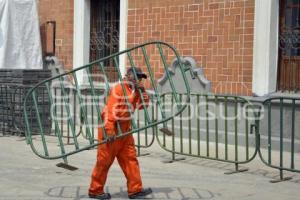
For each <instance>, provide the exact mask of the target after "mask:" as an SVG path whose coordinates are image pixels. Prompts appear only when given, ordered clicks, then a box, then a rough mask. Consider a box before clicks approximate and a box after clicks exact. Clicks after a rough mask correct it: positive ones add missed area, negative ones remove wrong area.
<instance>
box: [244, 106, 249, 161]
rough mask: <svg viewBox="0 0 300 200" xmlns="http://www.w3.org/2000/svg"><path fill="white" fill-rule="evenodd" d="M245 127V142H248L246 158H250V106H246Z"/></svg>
mask: <svg viewBox="0 0 300 200" xmlns="http://www.w3.org/2000/svg"><path fill="white" fill-rule="evenodd" d="M245 115H246V116H245V117H246V119H245V128H246V138H245V140H246V141H245V143H246V160H249V121H248V107H247V106H246V111H245Z"/></svg>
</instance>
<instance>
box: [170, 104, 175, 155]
mask: <svg viewBox="0 0 300 200" xmlns="http://www.w3.org/2000/svg"><path fill="white" fill-rule="evenodd" d="M171 102H172V108H171V113H172V115H173V112H174V109H173V108H174V107H173V105H174V99H173V98H172V101H171ZM172 132H173V133H175V123H174V117H173V118H172ZM172 160H175V135H174V134H173V135H172Z"/></svg>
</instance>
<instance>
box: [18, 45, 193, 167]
mask: <svg viewBox="0 0 300 200" xmlns="http://www.w3.org/2000/svg"><path fill="white" fill-rule="evenodd" d="M120 56H126V58H127V61H128V63H130V66H136V65H138V66H139V67H143V69H144V71H145V73H146V74H147V75H148V77H149V79H150V80H149V81H148V83H147V85H148V86H147V89H150V90H153V91H154V92H155V93H154V95H153V99H152V100H153V102H155V104H157V106H158V108H159V113H160V115H161V116H162V117H161V118H160V120H156V119H153V118H151V117H150V115H149V111H148V109H149V108H145V107H144V108H143V114H144V115H145V117H146V124H144V125H142V126H139V127H138V120H137V118H136V117H135V116H134V113H131V125H132V130H131V131H129V132H126V133H121V132H120V130H119V131H118V133H117V138H120V137H124V136H126V135H128V134H132V133H136V132H141V131H144V130H146V129H149V128H150V129H152V128H153V127H154V126H156V125H158V124H163V128H164V129H168V127H167V126H166V122H167V121H168V120H170V119H172V118H173V117H174V116H176V115H179V114H180V113H181V112H182V111H183V110H184V109H185V108H186V105H187V103H188V102H189V98H186V101H185V102H184V103H183V104H181V103H180V102H178V101H179V100H178V94H177V93H178V92H177V90H176V88H175V87H174V84H173V81H172V76H171V75H170V74H169V73H170V72H169V70H167V69H168V67H169V63H171V61H172V60H174V59H177V60H178V63H179V68H180V73H181V76H182V77H183V80H184V82H183V86H184V88H185V90H186V93H187V94H189V93H190V88H189V85H188V82H187V79H186V74H185V73H186V72H187V71H188V70H190V69H189V68H187V67H185V66H183V65H182V64H181V62H180V57H179V54H178V53H177V51H176V50H175V48H174V47H172V46H170V45H169V44H166V43H164V42H149V43H145V44H142V45H138V46H136V47H133V48H130V49H127V50H125V51H122V52H119V53H116V54H113V55H110V56H108V57H105V58H102V59H100V60H97V61H94V62H92V63H90V64H88V65H85V66H83V67H79V68H77V69H75V70H72V71H70V72H67V73H65V74H61V75H58V76H55V77H52V78H49V79H46V80H45V81H43V82H41V83H39V84H37V85H36V86H34V87H33V88H32V89H30V91H29V92H28V93H27V94H26V97H25V100H24V118H25V124H26V138H27V142H28V144H30V146H31V148H32V150H33V152H34V153H35V154H36V155H38V156H39V157H41V158H45V159H58V158H63V159H64V161H65V162H67V160H66V158H67V156H69V155H72V154H75V153H78V152H81V151H84V150H88V149H91V148H93V147H95V146H97V145H99V144H102V143H106V142H107V139H108V138H107V137H106V132H105V129H104V126H103V121H102V119H101V117H100V114H101V112H102V108H103V106H101V105H99V104H100V102H102V103H104V104H105V99H106V98H105V97H106V94H107V93H108V90H109V88H110V82H109V80H108V79H107V76H106V75H107V73H108V72H107V70H108V68H107V65H109V66H110V69H111V68H113V69H114V70H115V71H116V74H117V77H118V82H119V83H121V86H122V90H123V93H124V96H125V102H126V105H127V106H128V107H130V104H129V102H128V99H127V94H126V91H125V88H124V87H125V85H124V81H123V79H122V74H121V71H120V68H119V60H121V58H120ZM152 59H153V60H154V61H152ZM150 60H151V61H150ZM160 66H163V67H164V69H165V70H166V71H165V73H166V74H167V77H168V81H169V83H170V85H171V86H172V96H173V98H174V99H175V100H176V102H177V103H178V106H177V107H176V112H174V113H172V114H171V115H167V114H166V113H165V110H164V108H163V107H162V106H161V104H162V101H161V94H160V92H159V90H158V86H157V81H156V79H155V77H156V76H157V74H156V71H155V67H157V68H158V67H160ZM145 69H146V70H145ZM80 71H83V72H85V73H86V75H87V77H88V79H87V80H88V86H87V87H88V88H90V91H91V97H92V102H93V109H92V110H95V111H96V112H97V119H96V120H97V122H98V123H97V126H96V127H95V126H93V125H94V124H90V123H89V118H88V111H87V110H86V105H85V99H84V94H83V93H82V90H81V87H80V85H79V80H78V79H77V75H76V73H77V72H80ZM97 72H98V75H99V73H100V74H101V75H99V76H98V77H96V78H95V73H96V74H97ZM191 74H192V72H191ZM67 78H68V79H71V80H73V83H74V89H75V90H76V92H75V95H76V98H75V97H73V98H74V99H76V103H75V105H76V104H77V105H78V107H79V111H80V113H81V117H80V118H81V122H80V121H78V120H76V116H74V110H72V105H71V104H70V101H71V99H72V98H71V97H70V89H69V86H68V85H67V84H66V83H67V82H66V81H65V80H66V79H67ZM135 78H136V74H135ZM98 87H100V88H102V89H104V90H105V94H102V95H98V94H97V93H96V89H97V88H98ZM55 88H59V91H57V90H55ZM138 92H139V93H141V91H138ZM55 93H56V94H55ZM57 93H59V94H60V95H59V96H58V95H57ZM41 95H43V97H44V95H46V96H47V100H48V103H49V104H50V105H51V106H50V107H49V108H48V110H47V107H44V106H43V102H42V101H40V99H41ZM57 98H60V99H59V101H60V102H61V105H57V104H56V103H57V102H58V101H57ZM73 101H74V100H73ZM142 101H143V102H144V99H142ZM73 103H74V102H73ZM179 103H180V105H179ZM104 104H103V105H104ZM59 107H61V108H59ZM55 109H62V110H64V112H61V114H62V116H61V117H62V118H64V121H65V123H60V121H59V120H60V119H58V117H59V116H56V114H57V113H58V112H57V111H56V110H55ZM47 112H49V113H50V115H45V113H47ZM75 112H77V111H75ZM49 120H51V121H52V122H53V127H52V128H53V129H54V132H53V133H52V132H51V134H48V132H49V131H48V130H45V127H44V123H43V122H45V121H49ZM33 121H36V122H37V124H38V129H37V130H33V129H32V128H33V124H34V123H33ZM81 123H82V124H81ZM80 125H81V126H84V128H85V138H84V137H79V136H78V129H77V128H76V127H80ZM117 125H118V123H117ZM97 127H102V129H103V132H104V140H102V141H98V140H95V133H94V132H95V131H94V129H96V128H97ZM63 128H69V129H70V132H71V134H70V136H69V137H67V139H68V140H69V143H71V144H72V145H65V143H66V141H65V140H66V138H65V137H64V135H63V131H62V129H63ZM49 143H56V144H58V145H56V146H55V145H49ZM150 143H151V141H150ZM150 143H149V144H150ZM149 144H145V145H147V146H148V145H149ZM54 146H55V147H56V148H55V147H54Z"/></svg>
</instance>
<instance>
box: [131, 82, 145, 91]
mask: <svg viewBox="0 0 300 200" xmlns="http://www.w3.org/2000/svg"><path fill="white" fill-rule="evenodd" d="M134 86H135V89H140V90H141V91H142V92H144V91H145V87H144V85H143V84H142V83H141V82H137V83H135V85H134Z"/></svg>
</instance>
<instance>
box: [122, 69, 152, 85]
mask: <svg viewBox="0 0 300 200" xmlns="http://www.w3.org/2000/svg"><path fill="white" fill-rule="evenodd" d="M134 74H136V77H137V79H138V80H139V81H140V80H142V79H143V78H144V79H146V78H147V75H146V74H145V73H144V72H143V71H142V70H141V68H139V67H130V68H128V70H127V73H126V77H127V80H128V81H130V82H133V83H135V82H136V79H135V75H134Z"/></svg>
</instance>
